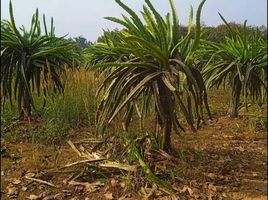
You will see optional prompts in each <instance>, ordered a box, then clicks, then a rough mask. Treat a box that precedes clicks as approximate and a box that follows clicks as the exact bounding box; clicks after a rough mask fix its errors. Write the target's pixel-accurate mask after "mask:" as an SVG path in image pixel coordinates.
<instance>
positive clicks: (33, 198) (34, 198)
mask: <svg viewBox="0 0 268 200" xmlns="http://www.w3.org/2000/svg"><path fill="white" fill-rule="evenodd" d="M28 199H30V200H36V199H40V198H39V197H38V196H36V195H35V194H31V195H30V196H29V197H28Z"/></svg>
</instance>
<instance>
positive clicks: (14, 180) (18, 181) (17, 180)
mask: <svg viewBox="0 0 268 200" xmlns="http://www.w3.org/2000/svg"><path fill="white" fill-rule="evenodd" d="M11 183H12V184H13V185H19V184H20V183H21V180H19V179H13V180H12V181H11Z"/></svg>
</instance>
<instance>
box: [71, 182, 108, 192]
mask: <svg viewBox="0 0 268 200" xmlns="http://www.w3.org/2000/svg"><path fill="white" fill-rule="evenodd" d="M68 184H69V185H73V186H82V187H84V188H85V190H86V192H89V193H90V192H95V191H97V190H98V189H99V188H100V187H101V186H103V185H104V184H103V183H101V182H99V181H98V182H94V183H88V182H77V181H69V182H68Z"/></svg>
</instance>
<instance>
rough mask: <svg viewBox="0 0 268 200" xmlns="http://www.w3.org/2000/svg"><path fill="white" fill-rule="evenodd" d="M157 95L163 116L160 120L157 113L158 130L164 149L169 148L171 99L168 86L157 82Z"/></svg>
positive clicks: (167, 149) (168, 149)
mask: <svg viewBox="0 0 268 200" xmlns="http://www.w3.org/2000/svg"><path fill="white" fill-rule="evenodd" d="M159 86H160V87H159V95H160V104H161V107H162V109H163V117H164V119H163V120H161V118H160V116H159V115H158V124H159V126H160V131H161V133H162V138H163V140H162V145H161V146H162V148H163V150H165V151H170V150H171V131H172V118H171V117H172V112H173V110H172V109H171V108H173V105H172V104H173V102H172V101H171V94H170V91H169V90H168V88H166V86H165V85H164V84H163V83H159Z"/></svg>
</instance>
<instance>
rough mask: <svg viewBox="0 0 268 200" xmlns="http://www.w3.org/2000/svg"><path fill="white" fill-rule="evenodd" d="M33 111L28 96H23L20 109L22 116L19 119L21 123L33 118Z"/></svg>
mask: <svg viewBox="0 0 268 200" xmlns="http://www.w3.org/2000/svg"><path fill="white" fill-rule="evenodd" d="M31 115H32V109H31V101H30V99H29V97H27V95H26V94H24V96H23V100H22V106H21V108H20V116H19V119H20V120H21V121H24V120H28V119H30V118H31Z"/></svg>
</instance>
